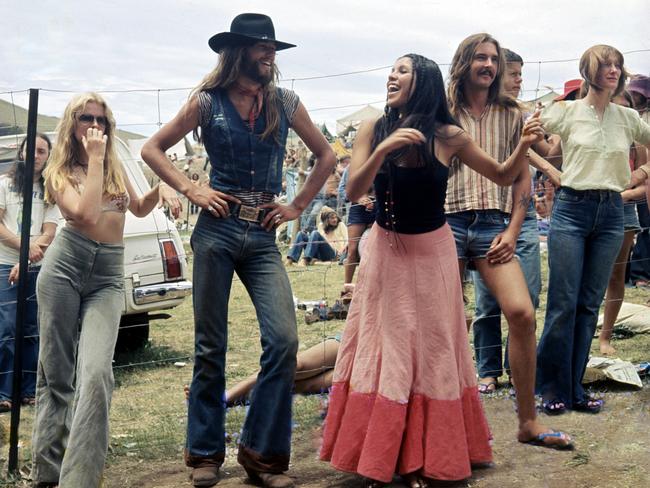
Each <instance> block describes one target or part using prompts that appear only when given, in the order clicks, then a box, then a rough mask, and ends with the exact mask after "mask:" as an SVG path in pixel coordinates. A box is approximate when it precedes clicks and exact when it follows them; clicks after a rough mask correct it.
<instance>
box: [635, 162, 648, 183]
mask: <svg viewBox="0 0 650 488" xmlns="http://www.w3.org/2000/svg"><path fill="white" fill-rule="evenodd" d="M637 169H640V170H641V171H643V172H644V173H645V178H646V180H647V179H648V176H650V172H648V170H647V169H646V168H645V165H643V166H639V167H638V168H637Z"/></svg>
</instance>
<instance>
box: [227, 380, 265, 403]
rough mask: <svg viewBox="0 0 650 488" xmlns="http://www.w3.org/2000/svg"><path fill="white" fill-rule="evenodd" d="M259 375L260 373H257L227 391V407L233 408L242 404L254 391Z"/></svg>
mask: <svg viewBox="0 0 650 488" xmlns="http://www.w3.org/2000/svg"><path fill="white" fill-rule="evenodd" d="M258 373H259V371H256V372H255V373H253V374H252V375H250V376H248V377H247V378H245V379H243V380H242V381H240V382H239V383H237V384H236V385H235V386H233V387H232V388H229V389H228V390H226V405H228V406H229V407H232V406H233V405H235V404H237V403H240V402H242V401H243V400H244V399H245V398H246V396H247V395H248V394H249V393H250V391H251V390H252V389H253V387H254V386H255V383H257V375H258Z"/></svg>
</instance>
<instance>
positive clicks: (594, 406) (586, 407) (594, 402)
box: [573, 397, 605, 414]
mask: <svg viewBox="0 0 650 488" xmlns="http://www.w3.org/2000/svg"><path fill="white" fill-rule="evenodd" d="M603 405H605V401H604V400H601V399H600V398H592V397H589V398H587V399H585V400H583V401H581V402H573V410H575V411H576V412H584V413H592V414H597V413H599V412H600V411H601V410H602V409H603Z"/></svg>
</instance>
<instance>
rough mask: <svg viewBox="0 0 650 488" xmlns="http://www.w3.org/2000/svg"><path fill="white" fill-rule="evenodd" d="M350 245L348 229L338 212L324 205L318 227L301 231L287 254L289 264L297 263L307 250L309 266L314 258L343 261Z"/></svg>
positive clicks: (305, 259)
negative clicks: (308, 232) (310, 230)
mask: <svg viewBox="0 0 650 488" xmlns="http://www.w3.org/2000/svg"><path fill="white" fill-rule="evenodd" d="M347 247H348V231H347V228H346V227H345V224H344V223H343V221H342V220H341V218H340V217H339V216H338V214H337V213H336V212H335V211H334V210H332V209H331V208H330V207H328V206H323V208H322V209H321V211H320V214H319V223H318V229H317V230H314V231H312V232H311V233H310V234H307V233H306V232H300V233H298V235H297V236H296V240H295V242H294V243H293V245H292V246H291V249H290V250H289V254H288V255H287V264H288V265H291V264H294V263H297V262H298V260H299V259H300V255H301V254H302V251H303V250H304V251H305V256H304V263H305V265H307V266H309V265H310V264H312V262H313V260H314V259H318V260H319V261H334V260H336V259H338V260H339V261H342V260H343V259H344V258H345V255H346V253H347Z"/></svg>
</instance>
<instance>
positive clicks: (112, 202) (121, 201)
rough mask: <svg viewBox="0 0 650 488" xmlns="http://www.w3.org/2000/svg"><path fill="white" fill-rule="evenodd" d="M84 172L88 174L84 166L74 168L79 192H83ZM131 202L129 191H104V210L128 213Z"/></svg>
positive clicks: (73, 174)
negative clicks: (114, 192)
mask: <svg viewBox="0 0 650 488" xmlns="http://www.w3.org/2000/svg"><path fill="white" fill-rule="evenodd" d="M82 174H83V175H84V177H85V176H86V171H85V169H84V167H83V166H75V167H74V169H73V170H72V176H73V177H74V179H75V182H76V188H77V191H78V192H79V194H81V192H82V191H83V189H84V184H83V181H82V179H81V175H82ZM129 203H131V199H130V198H129V194H128V193H127V192H124V193H120V194H119V195H109V194H108V193H104V194H103V195H102V212H119V213H126V211H127V210H128V208H129Z"/></svg>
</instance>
